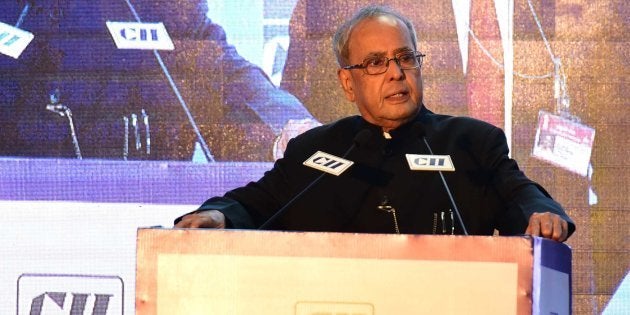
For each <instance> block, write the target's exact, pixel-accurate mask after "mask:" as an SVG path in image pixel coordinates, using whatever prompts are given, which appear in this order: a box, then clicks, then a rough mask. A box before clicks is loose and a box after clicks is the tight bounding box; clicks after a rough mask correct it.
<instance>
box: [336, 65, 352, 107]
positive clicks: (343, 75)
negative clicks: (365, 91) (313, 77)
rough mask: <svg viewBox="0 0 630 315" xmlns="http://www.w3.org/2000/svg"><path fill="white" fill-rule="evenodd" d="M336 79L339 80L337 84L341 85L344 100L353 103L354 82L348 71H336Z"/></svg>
mask: <svg viewBox="0 0 630 315" xmlns="http://www.w3.org/2000/svg"><path fill="white" fill-rule="evenodd" d="M337 78H338V79H339V84H341V88H342V89H343V92H344V93H345V94H346V98H347V99H348V100H349V101H350V102H354V86H353V83H354V81H352V76H351V74H350V71H349V70H344V69H339V70H337Z"/></svg>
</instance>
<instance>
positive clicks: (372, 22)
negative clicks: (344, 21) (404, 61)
mask: <svg viewBox="0 0 630 315" xmlns="http://www.w3.org/2000/svg"><path fill="white" fill-rule="evenodd" d="M388 27H393V28H397V29H398V30H399V32H400V34H401V35H403V36H404V37H405V38H409V39H408V40H407V43H406V44H405V45H402V46H400V47H396V48H395V49H394V50H393V51H392V53H393V54H398V53H401V52H406V51H412V50H413V47H412V46H413V43H412V42H411V39H410V35H409V31H408V29H407V28H406V26H405V24H404V23H403V22H402V21H401V20H400V19H398V18H397V17H395V16H390V15H381V16H377V17H369V18H366V19H365V20H363V21H361V22H360V23H358V24H357V25H356V26H355V28H354V30H353V31H352V33H351V35H350V39H349V48H350V49H349V52H350V54H352V50H353V49H352V47H354V48H358V47H357V45H358V46H360V47H362V48H366V46H367V47H373V49H368V50H367V51H363V52H361V54H363V55H365V54H369V55H377V56H380V55H387V54H388V53H389V52H390V51H388V50H382V49H380V47H379V45H378V43H377V42H374V40H373V39H366V38H363V36H357V34H358V33H362V32H369V33H375V32H378V31H379V30H382V29H384V28H388ZM363 35H365V34H363ZM373 44H375V45H373Z"/></svg>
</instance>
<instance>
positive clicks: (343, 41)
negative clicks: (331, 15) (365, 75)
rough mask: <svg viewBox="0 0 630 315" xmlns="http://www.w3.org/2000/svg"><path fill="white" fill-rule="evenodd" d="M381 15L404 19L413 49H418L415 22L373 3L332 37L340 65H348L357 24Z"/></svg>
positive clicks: (340, 27)
mask: <svg viewBox="0 0 630 315" xmlns="http://www.w3.org/2000/svg"><path fill="white" fill-rule="evenodd" d="M379 16H391V17H394V18H396V19H398V20H400V21H402V22H403V23H404V24H405V26H406V27H407V30H409V35H410V36H411V42H412V43H413V49H414V50H415V49H417V42H418V40H417V39H416V30H415V29H414V27H413V23H411V21H410V20H409V19H407V18H406V17H404V16H403V15H402V14H400V13H398V12H396V11H394V10H392V9H390V8H388V7H385V6H380V5H371V6H367V7H364V8H362V9H361V10H359V11H358V12H357V13H355V14H354V16H352V18H351V19H350V20H348V21H346V22H345V23H343V24H342V25H341V26H339V28H338V29H337V31H336V32H335V35H334V36H333V39H332V45H333V51H334V52H335V57H336V58H337V63H338V64H339V66H340V67H345V66H347V65H348V59H349V56H350V52H349V51H348V42H349V41H350V34H351V33H352V30H353V29H354V27H355V26H357V24H359V23H361V22H362V21H364V20H367V19H371V18H376V17H379Z"/></svg>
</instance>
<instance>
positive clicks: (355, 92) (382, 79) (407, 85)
mask: <svg viewBox="0 0 630 315" xmlns="http://www.w3.org/2000/svg"><path fill="white" fill-rule="evenodd" d="M413 50H414V48H413V43H412V41H411V36H410V34H409V31H408V30H407V28H406V27H405V25H404V24H403V23H402V22H401V21H400V20H398V19H396V18H394V17H390V16H380V17H376V18H370V19H367V20H364V21H362V22H360V23H359V24H358V25H357V26H355V28H354V30H353V31H352V33H351V35H350V40H349V42H348V51H349V61H350V64H351V65H352V64H358V63H362V62H363V60H365V59H366V58H368V57H372V56H386V57H388V58H393V57H394V56H395V55H397V54H399V53H401V52H407V51H413ZM338 76H339V81H340V83H341V85H342V87H343V89H344V92H345V94H346V97H347V98H348V100H350V101H352V102H354V103H356V104H357V107H358V109H359V112H360V113H361V115H362V116H363V118H364V119H365V120H367V121H368V122H370V123H372V124H375V125H379V126H381V127H383V130H385V131H389V130H391V129H395V128H397V127H398V126H400V125H402V124H404V123H405V122H407V121H409V120H411V119H412V118H413V117H414V116H415V114H416V113H417V112H418V109H419V108H420V106H421V104H422V73H421V70H420V68H416V69H411V70H404V71H403V70H401V69H400V67H399V66H398V65H397V64H396V62H395V61H394V60H391V61H389V68H388V69H387V71H386V72H385V73H382V74H377V75H369V74H366V73H365V72H364V71H363V69H353V70H344V69H340V70H339V72H338Z"/></svg>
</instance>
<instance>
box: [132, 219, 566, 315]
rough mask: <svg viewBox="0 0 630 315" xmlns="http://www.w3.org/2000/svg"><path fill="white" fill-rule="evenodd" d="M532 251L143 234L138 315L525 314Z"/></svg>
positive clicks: (419, 238) (460, 240)
mask: <svg viewBox="0 0 630 315" xmlns="http://www.w3.org/2000/svg"><path fill="white" fill-rule="evenodd" d="M560 245H562V244H560ZM533 246H534V242H533V239H532V238H529V237H489V236H432V235H392V234H351V233H317V232H272V231H244V230H204V229H193V230H190V229H140V230H138V257H137V279H136V312H137V314H201V313H212V314H274V315H275V314H296V315H298V314H299V315H307V314H308V315H323V314H357V315H358V314H365V315H368V314H436V313H440V314H463V313H466V314H474V313H479V314H531V313H532V294H533V278H534V268H533V266H534V252H535V251H534V250H533ZM562 246H565V245H562ZM569 309H570V308H569Z"/></svg>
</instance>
